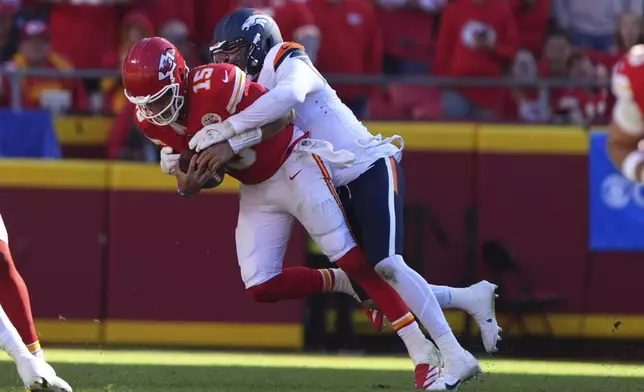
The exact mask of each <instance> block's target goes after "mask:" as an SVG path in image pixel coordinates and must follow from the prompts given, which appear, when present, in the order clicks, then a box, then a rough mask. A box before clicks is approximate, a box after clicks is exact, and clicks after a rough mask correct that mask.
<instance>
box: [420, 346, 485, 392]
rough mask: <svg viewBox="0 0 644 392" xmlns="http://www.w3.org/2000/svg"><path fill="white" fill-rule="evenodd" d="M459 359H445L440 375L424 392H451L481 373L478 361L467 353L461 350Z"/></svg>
mask: <svg viewBox="0 0 644 392" xmlns="http://www.w3.org/2000/svg"><path fill="white" fill-rule="evenodd" d="M459 357H460V358H449V359H446V360H445V367H444V368H443V369H442V370H441V373H440V375H439V376H438V377H437V378H436V379H435V381H434V382H432V383H430V384H429V385H427V386H426V387H425V388H424V389H425V390H426V391H451V390H454V389H457V388H458V387H460V386H461V385H463V384H464V383H466V382H467V381H469V380H472V379H474V378H476V377H478V376H479V375H480V374H481V373H483V371H482V370H481V367H480V366H479V363H478V361H477V360H476V358H474V356H473V355H472V354H470V353H469V351H465V350H463V355H460V356H459Z"/></svg>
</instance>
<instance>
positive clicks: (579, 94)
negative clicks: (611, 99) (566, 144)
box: [554, 53, 608, 126]
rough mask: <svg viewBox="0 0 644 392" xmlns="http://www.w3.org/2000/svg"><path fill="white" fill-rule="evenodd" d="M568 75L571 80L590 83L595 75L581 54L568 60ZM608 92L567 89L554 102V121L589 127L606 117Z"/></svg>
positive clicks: (576, 54)
mask: <svg viewBox="0 0 644 392" xmlns="http://www.w3.org/2000/svg"><path fill="white" fill-rule="evenodd" d="M568 75H569V77H570V79H571V80H574V81H577V82H586V83H591V82H593V81H596V78H597V73H596V71H595V68H594V66H593V64H592V62H591V61H590V59H589V58H588V56H587V55H585V54H583V53H575V54H573V55H572V56H570V59H569V60H568ZM607 98H608V91H606V89H605V88H600V89H595V88H583V87H577V88H569V89H566V90H564V91H563V92H562V94H561V95H560V96H559V97H558V99H557V101H556V102H555V105H556V106H555V107H554V112H555V121H558V122H563V123H568V124H575V125H580V126H587V125H590V124H591V123H592V122H593V121H595V120H597V119H601V118H604V116H605V115H606V108H607Z"/></svg>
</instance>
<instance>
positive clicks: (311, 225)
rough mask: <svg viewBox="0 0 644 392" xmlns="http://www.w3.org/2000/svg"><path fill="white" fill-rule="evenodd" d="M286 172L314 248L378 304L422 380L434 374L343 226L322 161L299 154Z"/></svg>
mask: <svg viewBox="0 0 644 392" xmlns="http://www.w3.org/2000/svg"><path fill="white" fill-rule="evenodd" d="M285 170H286V171H287V174H295V173H299V174H298V175H297V176H290V177H289V178H293V179H292V180H287V181H288V182H287V186H286V187H285V192H288V195H289V198H290V200H289V201H288V205H290V206H291V208H292V213H293V215H295V217H296V218H297V219H298V220H299V221H300V222H301V223H302V225H303V226H304V227H305V228H306V230H307V231H308V233H309V234H310V235H311V238H313V240H314V241H315V242H316V244H317V245H318V247H319V248H320V250H321V251H322V252H323V253H324V254H325V255H327V256H328V257H329V259H330V260H331V261H332V262H336V264H337V265H338V266H339V267H340V268H342V269H343V270H344V271H345V272H346V273H347V275H349V276H350V277H351V278H352V279H353V280H355V281H356V282H357V283H358V284H359V285H360V286H361V287H362V288H363V289H364V290H365V291H366V292H367V294H368V295H369V296H370V297H371V298H372V299H373V301H374V302H375V303H376V305H378V307H379V308H380V310H382V312H383V313H384V315H385V316H386V317H387V318H388V319H389V320H390V321H392V326H393V327H394V329H395V330H396V332H397V333H398V335H399V336H400V337H401V338H402V340H403V342H404V343H405V345H406V347H407V350H408V351H409V354H410V356H411V358H412V361H413V362H414V365H416V366H422V367H423V369H424V373H423V374H422V379H423V380H424V379H426V378H427V377H436V376H437V375H438V372H437V369H435V367H431V368H430V366H428V365H429V362H430V361H431V360H432V359H433V363H432V364H433V365H436V364H437V363H438V362H439V359H438V358H437V353H436V351H435V347H434V345H433V344H431V342H429V341H428V340H427V338H426V337H425V336H424V335H423V333H422V332H421V330H420V328H419V326H418V324H417V323H416V320H415V319H414V316H413V315H412V314H411V313H410V312H409V309H408V308H407V306H406V305H405V304H404V302H403V301H402V300H401V299H400V296H399V295H398V294H396V292H395V291H394V290H393V289H392V288H391V286H389V285H388V284H387V283H386V282H385V281H384V280H383V279H382V278H380V276H379V275H378V274H377V273H376V272H375V271H374V269H373V268H372V267H371V266H369V265H368V264H367V263H366V259H365V256H364V253H363V252H362V250H361V249H360V248H359V247H357V245H356V242H355V240H354V238H353V236H352V233H351V230H350V229H349V226H348V224H347V221H346V218H345V216H344V212H343V210H342V207H341V206H340V201H339V198H338V196H337V194H336V193H335V189H334V188H333V185H332V182H331V178H330V176H329V172H328V170H327V168H326V166H325V164H324V163H323V162H322V161H321V159H320V158H318V157H317V156H315V155H302V156H300V157H299V158H298V159H297V160H292V161H289V162H288V163H287V165H286V167H285Z"/></svg>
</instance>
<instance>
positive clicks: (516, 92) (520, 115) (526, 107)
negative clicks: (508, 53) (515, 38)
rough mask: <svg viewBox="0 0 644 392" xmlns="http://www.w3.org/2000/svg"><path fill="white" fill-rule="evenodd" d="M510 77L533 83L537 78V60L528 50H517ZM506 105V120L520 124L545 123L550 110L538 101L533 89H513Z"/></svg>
mask: <svg viewBox="0 0 644 392" xmlns="http://www.w3.org/2000/svg"><path fill="white" fill-rule="evenodd" d="M512 77H513V78H514V79H515V80H520V81H528V82H530V81H534V80H535V79H536V78H537V60H536V59H535V58H534V56H533V55H532V53H531V52H529V51H528V50H524V49H522V50H519V52H518V53H517V55H516V56H515V58H514V64H512ZM509 98H510V100H509V102H508V104H507V109H508V113H507V118H508V119H509V120H512V121H521V122H531V123H533V122H545V121H547V120H548V117H549V114H550V110H549V109H550V108H548V107H547V105H546V103H545V102H541V100H540V99H539V92H538V91H537V89H534V88H515V89H512V90H511V91H510V95H509Z"/></svg>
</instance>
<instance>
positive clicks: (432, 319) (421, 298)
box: [376, 255, 453, 350]
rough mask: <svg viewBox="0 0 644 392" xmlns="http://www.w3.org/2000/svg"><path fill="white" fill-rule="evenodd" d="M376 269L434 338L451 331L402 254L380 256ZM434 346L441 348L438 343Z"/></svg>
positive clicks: (427, 288) (430, 290) (428, 289)
mask: <svg viewBox="0 0 644 392" xmlns="http://www.w3.org/2000/svg"><path fill="white" fill-rule="evenodd" d="M376 271H377V272H378V274H380V276H382V278H383V279H385V280H386V281H387V283H389V284H390V285H391V287H393V288H394V290H396V292H397V293H398V294H399V295H400V297H401V298H402V299H403V301H405V303H406V304H407V306H409V309H410V310H411V311H412V312H413V313H414V314H415V315H416V317H417V318H418V320H419V321H420V322H421V323H422V324H423V325H424V326H425V329H427V332H429V335H430V336H431V337H432V339H433V340H434V341H436V339H437V338H439V337H440V336H442V335H444V334H447V333H450V334H451V333H452V330H451V328H450V327H449V324H447V320H445V315H444V314H443V310H442V309H441V307H440V306H439V305H438V301H437V300H436V297H435V296H434V293H433V292H432V289H431V288H430V286H429V283H427V281H426V280H425V279H424V278H423V277H422V276H420V275H419V274H418V273H417V272H416V271H414V270H413V269H411V268H410V267H409V266H408V265H407V264H406V263H405V261H404V260H403V258H402V256H400V255H394V256H391V257H388V258H386V259H384V260H382V261H381V262H380V263H378V265H376ZM452 336H453V334H452ZM438 348H439V349H441V350H442V347H440V346H439V347H438Z"/></svg>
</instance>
